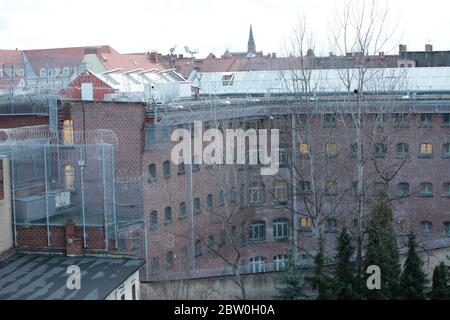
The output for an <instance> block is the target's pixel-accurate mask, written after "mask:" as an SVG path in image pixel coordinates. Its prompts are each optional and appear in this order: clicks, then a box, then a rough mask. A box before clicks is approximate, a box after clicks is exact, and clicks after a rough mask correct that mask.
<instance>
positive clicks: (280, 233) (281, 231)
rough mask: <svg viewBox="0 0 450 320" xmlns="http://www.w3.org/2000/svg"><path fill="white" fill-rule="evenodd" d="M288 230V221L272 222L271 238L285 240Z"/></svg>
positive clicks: (278, 220) (277, 220)
mask: <svg viewBox="0 0 450 320" xmlns="http://www.w3.org/2000/svg"><path fill="white" fill-rule="evenodd" d="M288 228H289V224H288V219H275V220H273V238H274V239H276V240H280V239H287V237H288Z"/></svg>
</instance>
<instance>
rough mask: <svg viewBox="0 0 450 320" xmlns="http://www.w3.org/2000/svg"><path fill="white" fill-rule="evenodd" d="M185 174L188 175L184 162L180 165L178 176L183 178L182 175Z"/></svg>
mask: <svg viewBox="0 0 450 320" xmlns="http://www.w3.org/2000/svg"><path fill="white" fill-rule="evenodd" d="M185 173H186V168H185V165H184V162H181V163H180V164H179V165H178V175H179V176H181V175H183V174H185Z"/></svg>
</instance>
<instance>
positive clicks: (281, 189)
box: [272, 181, 288, 204]
mask: <svg viewBox="0 0 450 320" xmlns="http://www.w3.org/2000/svg"><path fill="white" fill-rule="evenodd" d="M272 192H273V197H274V203H276V204H284V203H286V202H287V201H288V183H287V182H286V181H274V183H273V191H272Z"/></svg>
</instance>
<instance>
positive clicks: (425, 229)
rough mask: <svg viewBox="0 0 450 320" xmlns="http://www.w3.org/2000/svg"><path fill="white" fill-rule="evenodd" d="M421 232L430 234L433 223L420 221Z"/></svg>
mask: <svg viewBox="0 0 450 320" xmlns="http://www.w3.org/2000/svg"><path fill="white" fill-rule="evenodd" d="M420 231H421V232H431V231H433V223H432V222H431V221H422V222H421V223H420Z"/></svg>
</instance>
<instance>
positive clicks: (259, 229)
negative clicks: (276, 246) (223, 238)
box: [248, 220, 266, 241]
mask: <svg viewBox="0 0 450 320" xmlns="http://www.w3.org/2000/svg"><path fill="white" fill-rule="evenodd" d="M248 239H249V240H252V241H261V240H265V239H266V223H265V222H264V221H262V220H257V221H252V223H250V226H249V235H248Z"/></svg>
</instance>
